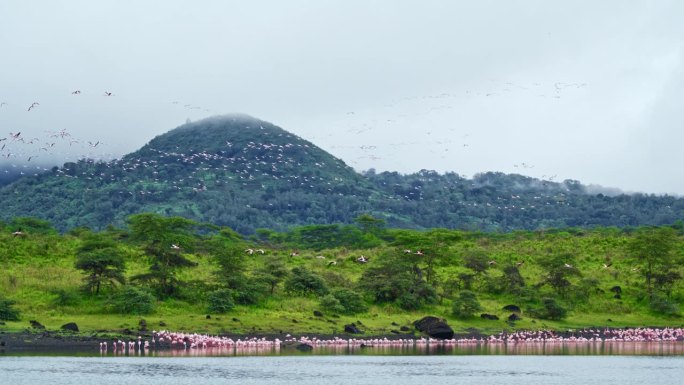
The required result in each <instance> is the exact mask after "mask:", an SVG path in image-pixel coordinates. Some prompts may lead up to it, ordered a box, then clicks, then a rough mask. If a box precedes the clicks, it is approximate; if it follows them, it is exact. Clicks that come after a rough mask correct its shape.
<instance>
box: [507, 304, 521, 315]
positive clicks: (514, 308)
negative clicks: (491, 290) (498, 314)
mask: <svg viewBox="0 0 684 385" xmlns="http://www.w3.org/2000/svg"><path fill="white" fill-rule="evenodd" d="M503 310H506V311H512V312H514V313H521V311H520V307H519V306H515V305H506V306H504V307H503Z"/></svg>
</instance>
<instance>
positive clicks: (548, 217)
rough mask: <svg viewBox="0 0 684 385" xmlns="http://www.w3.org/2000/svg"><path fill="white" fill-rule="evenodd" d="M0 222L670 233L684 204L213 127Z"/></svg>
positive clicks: (239, 125)
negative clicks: (169, 220)
mask: <svg viewBox="0 0 684 385" xmlns="http://www.w3.org/2000/svg"><path fill="white" fill-rule="evenodd" d="M0 204H2V207H3V210H2V213H0V218H2V219H5V220H9V219H11V218H13V217H17V216H34V217H39V218H42V219H46V220H49V221H50V222H51V223H52V224H53V225H54V226H55V227H56V228H57V229H59V230H60V231H68V230H69V229H73V228H75V227H79V226H87V227H90V228H92V229H96V230H97V229H104V228H105V227H106V226H108V225H110V224H111V225H114V226H123V225H124V223H125V221H126V218H127V217H128V216H129V215H132V214H136V213H141V212H155V213H159V214H163V215H178V216H182V217H185V218H189V219H192V220H195V221H198V222H210V223H214V224H217V225H221V226H228V227H230V228H232V229H234V230H235V231H237V232H239V233H241V234H254V233H255V232H256V231H257V229H259V228H268V229H272V230H277V231H284V230H287V229H290V228H292V227H294V226H301V225H307V224H340V223H341V224H353V223H354V219H355V218H356V217H358V216H359V215H361V214H364V213H369V214H371V215H373V216H374V217H377V218H380V219H383V220H384V221H385V223H387V225H388V226H391V227H397V228H410V229H429V228H435V227H443V228H449V229H461V230H472V231H487V232H509V231H514V230H537V229H549V228H564V227H583V228H591V227H595V226H617V227H630V226H631V227H637V226H644V225H665V224H671V223H674V222H676V221H677V220H682V219H684V199H682V198H676V197H673V196H656V195H645V194H630V195H626V194H622V195H613V196H608V195H603V194H594V193H592V192H591V191H590V190H589V189H587V187H585V186H583V185H582V184H581V183H580V182H578V181H573V180H566V181H563V182H553V181H544V180H539V179H535V178H530V177H525V176H522V175H517V174H503V173H491V172H490V173H483V174H479V175H476V176H475V177H473V178H472V179H470V178H464V177H461V176H459V175H458V174H456V173H446V174H438V173H437V172H434V171H427V170H423V171H420V172H417V173H414V174H409V175H402V174H399V173H396V172H382V173H376V172H375V171H374V170H370V171H367V172H365V173H363V174H359V173H356V172H354V170H352V169H351V168H349V167H348V166H346V165H345V164H344V163H343V162H342V161H341V160H339V159H336V158H334V157H333V156H331V155H330V154H329V153H327V152H325V151H323V150H321V149H320V148H318V147H316V146H315V145H313V144H312V143H310V142H307V141H305V140H303V139H301V138H298V137H297V136H295V135H293V134H290V133H288V132H287V131H284V130H282V129H281V128H278V127H276V126H273V125H271V124H269V123H266V122H263V121H259V120H256V119H251V120H250V119H247V118H245V119H224V120H221V119H214V120H209V121H203V122H197V123H193V124H189V125H185V126H181V127H179V128H177V129H174V130H172V131H170V132H168V133H166V134H164V135H161V136H159V137H157V138H155V139H153V140H152V141H151V142H150V143H149V144H147V145H146V146H144V147H143V148H142V149H140V150H139V151H137V152H134V153H132V154H129V155H126V156H125V157H123V158H122V159H120V160H117V161H112V162H106V163H105V162H95V161H90V160H81V161H78V162H70V163H66V164H65V165H64V166H63V167H59V168H58V167H54V168H53V169H51V170H49V171H47V172H45V173H43V174H40V175H36V176H33V175H27V176H24V177H22V178H20V179H19V180H17V181H15V182H14V183H11V184H9V185H7V186H4V187H2V188H0Z"/></svg>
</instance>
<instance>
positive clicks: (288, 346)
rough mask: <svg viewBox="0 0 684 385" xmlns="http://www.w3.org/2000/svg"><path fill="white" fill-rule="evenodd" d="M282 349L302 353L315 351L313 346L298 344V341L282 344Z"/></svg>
mask: <svg viewBox="0 0 684 385" xmlns="http://www.w3.org/2000/svg"><path fill="white" fill-rule="evenodd" d="M280 347H281V348H283V349H296V350H299V351H301V352H310V351H312V350H313V346H311V345H309V344H305V343H303V342H297V341H287V342H282V343H281V344H280Z"/></svg>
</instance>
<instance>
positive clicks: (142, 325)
mask: <svg viewBox="0 0 684 385" xmlns="http://www.w3.org/2000/svg"><path fill="white" fill-rule="evenodd" d="M138 330H140V331H141V332H146V331H147V321H145V320H144V319H142V318H141V319H140V321H138Z"/></svg>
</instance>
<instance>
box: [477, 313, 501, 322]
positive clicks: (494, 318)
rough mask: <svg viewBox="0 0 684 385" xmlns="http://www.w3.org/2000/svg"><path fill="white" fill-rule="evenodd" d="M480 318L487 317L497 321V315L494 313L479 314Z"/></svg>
mask: <svg viewBox="0 0 684 385" xmlns="http://www.w3.org/2000/svg"><path fill="white" fill-rule="evenodd" d="M480 318H482V319H488V320H492V321H497V320H498V319H499V317H498V316H496V315H494V314H487V313H482V314H480Z"/></svg>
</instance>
